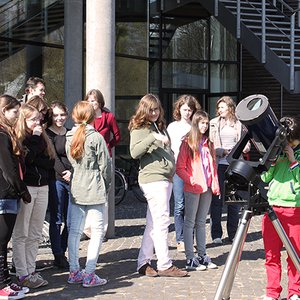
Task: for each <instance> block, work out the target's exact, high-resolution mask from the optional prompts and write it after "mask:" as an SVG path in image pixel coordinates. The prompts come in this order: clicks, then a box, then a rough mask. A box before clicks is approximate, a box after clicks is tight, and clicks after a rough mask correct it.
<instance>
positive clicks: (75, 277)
mask: <svg viewBox="0 0 300 300" xmlns="http://www.w3.org/2000/svg"><path fill="white" fill-rule="evenodd" d="M83 274H84V272H83V271H80V270H77V271H72V272H70V274H69V278H68V283H70V284H81V283H82V282H83Z"/></svg>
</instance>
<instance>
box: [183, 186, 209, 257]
mask: <svg viewBox="0 0 300 300" xmlns="http://www.w3.org/2000/svg"><path fill="white" fill-rule="evenodd" d="M184 195H185V218H184V230H183V234H184V248H185V255H186V259H192V258H193V257H194V243H193V242H194V234H193V233H194V230H195V236H196V244H197V252H198V255H199V256H203V255H204V254H206V229H205V226H206V218H207V214H208V212H209V207H210V203H211V195H212V193H211V189H210V188H209V189H208V190H207V191H206V192H205V193H203V194H194V193H189V192H185V193H184Z"/></svg>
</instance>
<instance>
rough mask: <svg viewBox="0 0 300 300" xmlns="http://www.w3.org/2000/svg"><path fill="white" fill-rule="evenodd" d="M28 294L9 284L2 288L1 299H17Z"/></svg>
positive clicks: (0, 291)
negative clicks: (14, 288)
mask: <svg viewBox="0 0 300 300" xmlns="http://www.w3.org/2000/svg"><path fill="white" fill-rule="evenodd" d="M25 297H26V295H25V294H24V293H21V292H15V291H14V290H12V289H11V288H10V287H9V286H7V287H5V288H3V289H1V290H0V299H5V300H15V299H23V298H25Z"/></svg>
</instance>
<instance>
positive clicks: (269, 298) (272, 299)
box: [262, 296, 280, 300]
mask: <svg viewBox="0 0 300 300" xmlns="http://www.w3.org/2000/svg"><path fill="white" fill-rule="evenodd" d="M262 300H280V298H272V297H269V296H263V297H262Z"/></svg>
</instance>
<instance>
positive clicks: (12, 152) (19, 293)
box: [0, 95, 31, 299]
mask: <svg viewBox="0 0 300 300" xmlns="http://www.w3.org/2000/svg"><path fill="white" fill-rule="evenodd" d="M19 108H20V103H19V101H18V100H17V99H15V98H14V97H12V96H9V95H2V96H0V144H1V149H0V228H1V230H0V298H1V299H22V298H24V297H25V295H24V294H25V293H27V292H28V291H29V289H28V288H22V287H20V286H18V285H16V284H15V283H12V280H11V278H10V276H9V272H8V266H7V245H8V242H9V240H10V238H11V235H12V231H13V228H14V225H15V222H16V218H17V214H18V207H19V205H20V202H24V203H29V202H30V201H31V196H30V194H29V192H28V189H27V187H26V184H25V183H24V182H23V181H22V175H23V170H24V169H23V170H22V169H21V161H22V145H21V143H20V142H19V141H18V139H17V136H16V134H15V131H14V125H15V123H16V120H17V118H18V114H19ZM21 199H22V200H23V201H20V200H21Z"/></svg>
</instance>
